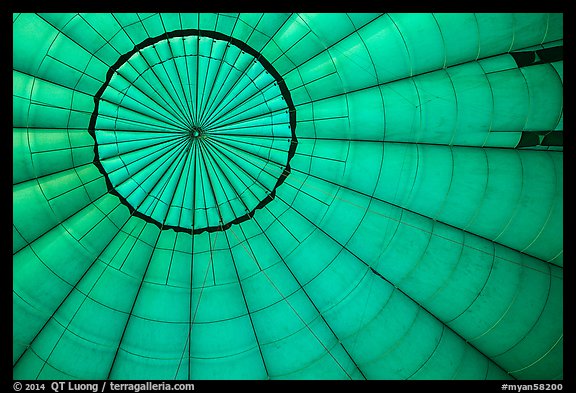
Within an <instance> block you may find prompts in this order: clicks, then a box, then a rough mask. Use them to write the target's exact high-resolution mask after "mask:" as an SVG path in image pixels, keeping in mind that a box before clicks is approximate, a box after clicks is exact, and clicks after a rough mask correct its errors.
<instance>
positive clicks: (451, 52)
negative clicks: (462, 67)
mask: <svg viewBox="0 0 576 393" xmlns="http://www.w3.org/2000/svg"><path fill="white" fill-rule="evenodd" d="M434 19H435V20H436V23H438V27H439V28H440V33H441V34H442V41H444V45H445V59H444V65H445V66H446V65H454V64H460V63H464V62H467V61H470V60H473V59H476V57H477V56H478V45H479V39H480V37H479V33H478V27H477V22H476V17H475V15H474V14H460V13H450V14H444V13H435V14H434Z"/></svg>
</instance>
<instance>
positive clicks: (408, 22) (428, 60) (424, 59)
mask: <svg viewBox="0 0 576 393" xmlns="http://www.w3.org/2000/svg"><path fill="white" fill-rule="evenodd" d="M390 18H391V19H392V21H393V23H394V25H395V26H396V27H397V28H398V31H399V32H400V34H401V35H402V39H403V41H404V43H405V45H406V49H407V51H408V56H409V58H410V76H412V75H415V74H420V73H423V72H426V71H429V70H431V69H439V68H442V66H443V65H444V59H445V56H446V54H445V43H444V41H443V40H442V35H441V32H440V29H439V27H438V24H437V22H436V20H435V19H434V16H433V15H432V14H425V13H417V14H391V15H390Z"/></svg>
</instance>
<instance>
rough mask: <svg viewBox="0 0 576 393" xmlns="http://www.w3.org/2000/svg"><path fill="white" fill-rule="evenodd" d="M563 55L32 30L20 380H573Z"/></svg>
mask: <svg viewBox="0 0 576 393" xmlns="http://www.w3.org/2000/svg"><path fill="white" fill-rule="evenodd" d="M182 31H187V32H188V33H186V34H181V35H177V34H176V35H174V34H175V32H182ZM192 31H195V32H196V33H193V32H192ZM226 37H227V38H226ZM146 40H155V42H154V44H149V45H148V44H146V42H150V41H146ZM562 47H563V15H562V14H544V13H531V14H508V13H500V14H484V13H479V14H460V13H454V14H424V13H421V14H414V13H406V14H362V13H353V14H343V13H333V14H323V13H320V14H308V13H304V14H297V13H294V14H279V13H278V14H277V13H264V14H261V13H258V14H257V13H248V14H243V13H241V14H164V13H162V14H157V13H155V14H133V13H120V14H104V13H88V14H72V13H70V14H68V13H48V14H30V13H22V14H14V15H13V173H12V178H13V201H14V202H13V253H14V254H13V377H14V378H15V379H58V380H61V379H144V380H149V379H162V380H171V379H396V380H400V379H473V380H479V379H514V378H515V379H546V380H548V379H549V380H553V379H562V378H563V147H562V143H558V142H554V143H551V142H549V141H550V140H552V139H551V138H552V137H553V140H554V141H558V140H560V141H561V140H562V139H561V137H562V131H563V60H562V57H561V56H558V55H557V54H558V53H561V50H562ZM135 48H137V50H135ZM545 50H548V52H546V51H545ZM559 50H560V52H558V51H559ZM546 53H548V54H549V53H552V54H553V56H552V57H550V55H545V54H546ZM126 54H130V55H126ZM125 55H126V56H125ZM123 56H124V57H123ZM522 56H524V57H522ZM530 56H532V57H530ZM546 56H549V57H546ZM554 56H555V57H554ZM524 58H533V61H528V62H525V63H523V62H522V61H520V60H518V59H524ZM119 61H120V63H122V65H121V66H119V67H116V68H115V67H114V65H116V64H120V63H118V62H119ZM268 65H269V66H270V67H268ZM95 97H96V101H95ZM95 102H97V103H98V105H96V104H95ZM293 119H294V121H292V120H293ZM526 141H530V143H528V142H526ZM242 217H243V219H242Z"/></svg>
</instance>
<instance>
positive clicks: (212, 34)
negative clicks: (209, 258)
mask: <svg viewBox="0 0 576 393" xmlns="http://www.w3.org/2000/svg"><path fill="white" fill-rule="evenodd" d="M193 36H198V37H208V38H214V39H218V40H221V41H227V42H229V43H231V44H234V45H235V46H236V47H238V48H239V49H241V50H242V51H244V52H246V53H248V54H250V55H252V56H253V57H254V58H255V59H257V60H258V61H259V62H260V63H261V64H262V66H263V67H264V69H265V70H266V71H267V72H268V73H269V74H270V75H272V77H273V78H274V79H275V80H276V83H277V85H278V87H279V88H280V92H281V93H282V97H283V98H284V101H285V102H286V105H287V106H288V111H289V119H290V120H289V121H290V130H291V133H292V136H291V142H290V148H289V149H288V159H287V162H286V167H285V168H284V171H283V172H282V174H281V175H280V177H279V178H278V180H277V182H276V184H275V185H274V188H273V189H272V191H271V192H270V193H269V194H268V195H267V196H266V198H264V199H263V200H262V201H260V203H258V205H257V206H256V207H255V208H254V209H252V211H250V212H248V213H246V214H244V215H243V216H241V217H237V218H235V219H234V220H232V221H230V222H228V223H226V224H222V225H217V226H216V225H215V226H207V227H204V228H195V229H194V230H192V228H185V227H182V226H176V225H164V224H162V223H161V222H159V221H157V220H155V219H153V218H152V217H150V216H147V215H145V214H143V213H140V212H139V211H138V210H136V209H135V208H134V207H133V206H132V205H131V204H130V203H129V202H128V200H127V199H126V198H124V197H123V196H122V195H120V193H119V192H118V191H116V189H115V188H114V187H113V186H112V182H111V181H110V178H109V177H108V173H107V172H106V170H105V169H104V167H103V165H102V163H101V162H100V157H99V154H98V141H97V139H96V120H97V118H98V108H99V104H100V100H101V97H102V95H103V94H104V91H105V90H106V88H107V87H108V85H109V83H110V80H111V79H112V76H113V75H114V73H115V72H116V71H117V70H118V69H119V68H120V67H121V66H122V65H123V64H124V63H126V62H127V61H128V60H129V59H130V58H131V57H132V55H134V54H135V53H136V52H138V51H140V50H142V49H143V48H146V47H148V46H151V45H154V44H156V43H158V42H160V41H163V40H168V39H170V38H174V37H193ZM88 132H89V133H90V135H91V136H92V138H93V139H94V161H93V163H94V165H96V167H97V168H98V170H99V171H100V173H101V174H103V175H104V178H105V180H106V186H107V188H108V192H109V193H110V194H112V195H115V196H117V197H118V198H119V199H120V202H121V203H122V204H124V205H125V206H126V207H128V209H129V210H130V214H131V215H133V216H135V217H139V218H141V219H143V220H144V221H146V222H149V223H153V224H155V225H156V226H158V227H159V228H160V229H173V230H174V231H176V232H186V233H190V234H199V233H202V232H204V231H206V232H217V231H224V230H226V229H228V228H230V227H231V226H232V225H233V224H239V223H241V222H244V221H246V220H248V219H250V218H252V216H253V215H254V213H255V212H256V210H258V209H261V208H263V207H264V206H265V205H266V204H267V203H269V202H270V201H271V200H273V199H274V197H275V196H276V189H277V188H278V187H279V186H280V185H281V184H282V183H284V180H285V179H286V177H288V175H289V174H290V172H291V170H290V160H291V159H292V157H293V156H294V154H295V153H296V146H297V145H298V139H297V138H296V108H295V107H294V102H293V101H292V96H291V95H290V90H289V89H288V87H287V86H286V82H285V81H284V79H283V78H282V76H281V75H280V74H279V73H278V71H276V69H275V68H274V67H273V66H272V64H270V62H269V61H268V60H266V58H265V57H264V56H263V55H262V54H261V53H260V52H258V51H256V50H255V49H253V48H252V47H250V46H249V45H248V44H246V43H245V42H243V41H240V40H238V39H236V38H234V37H230V36H228V35H226V34H222V33H219V32H216V31H211V30H201V29H200V30H199V29H184V30H174V31H171V32H166V33H164V34H161V35H159V36H157V37H151V38H147V39H145V40H144V41H142V42H141V43H140V44H138V45H135V46H134V48H133V49H132V50H131V51H130V52H127V53H125V54H123V55H121V56H120V57H119V58H118V60H117V61H116V63H114V65H112V66H111V67H110V69H109V70H108V72H107V73H106V81H105V82H104V83H103V84H102V86H101V87H100V89H99V90H98V92H97V93H96V95H95V96H94V111H93V112H92V116H91V117H90V124H89V126H88Z"/></svg>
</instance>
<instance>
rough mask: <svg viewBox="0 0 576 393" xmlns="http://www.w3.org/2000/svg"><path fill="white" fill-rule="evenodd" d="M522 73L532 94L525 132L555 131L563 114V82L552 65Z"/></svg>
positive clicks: (539, 66) (529, 68) (537, 67)
mask: <svg viewBox="0 0 576 393" xmlns="http://www.w3.org/2000/svg"><path fill="white" fill-rule="evenodd" d="M522 73H523V74H524V77H525V78H526V83H527V84H528V90H529V92H530V112H529V115H528V119H527V120H526V125H525V126H524V129H525V130H535V131H541V130H553V129H555V128H556V126H557V123H558V120H559V118H560V115H561V113H562V105H563V103H562V96H563V89H562V80H561V79H560V77H559V75H558V73H557V72H556V71H555V70H554V68H553V67H552V66H551V65H550V64H541V65H537V66H533V67H525V68H523V69H522Z"/></svg>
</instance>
